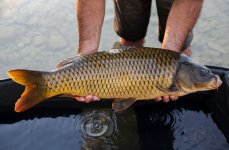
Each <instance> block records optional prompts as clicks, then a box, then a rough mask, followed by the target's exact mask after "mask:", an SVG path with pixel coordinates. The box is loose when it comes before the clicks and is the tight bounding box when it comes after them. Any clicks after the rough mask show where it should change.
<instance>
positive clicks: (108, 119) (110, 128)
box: [80, 110, 117, 137]
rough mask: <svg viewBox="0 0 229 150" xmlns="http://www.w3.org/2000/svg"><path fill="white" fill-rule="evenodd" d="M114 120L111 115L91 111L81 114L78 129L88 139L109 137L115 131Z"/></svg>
mask: <svg viewBox="0 0 229 150" xmlns="http://www.w3.org/2000/svg"><path fill="white" fill-rule="evenodd" d="M116 120H117V118H116V116H115V115H114V114H113V113H109V112H108V111H98V110H93V111H90V112H86V113H83V114H82V118H81V120H80V129H81V131H82V133H83V135H84V136H88V137H101V136H103V137H106V136H111V135H112V134H114V133H115V132H116V130H117V124H116Z"/></svg>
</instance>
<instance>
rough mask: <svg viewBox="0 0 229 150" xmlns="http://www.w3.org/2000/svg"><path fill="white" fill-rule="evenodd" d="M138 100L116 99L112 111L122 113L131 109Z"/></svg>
mask: <svg viewBox="0 0 229 150" xmlns="http://www.w3.org/2000/svg"><path fill="white" fill-rule="evenodd" d="M135 101H136V99H116V100H114V101H113V103H112V109H113V110H116V111H121V110H124V109H127V108H129V107H130V106H131V105H132V104H133V103H134V102H135Z"/></svg>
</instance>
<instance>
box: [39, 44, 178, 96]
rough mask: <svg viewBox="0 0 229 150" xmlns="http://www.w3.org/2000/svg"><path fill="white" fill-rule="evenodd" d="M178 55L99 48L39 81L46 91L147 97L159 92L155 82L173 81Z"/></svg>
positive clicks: (142, 50) (48, 92)
mask: <svg viewBox="0 0 229 150" xmlns="http://www.w3.org/2000/svg"><path fill="white" fill-rule="evenodd" d="M178 59H179V54H178V53H174V52H171V51H167V50H165V51H161V50H160V49H151V48H138V49H136V48H135V49H131V48H130V49H124V50H123V49H122V50H116V51H115V52H112V51H111V52H100V53H98V54H97V55H88V56H85V57H82V58H80V59H76V60H75V61H74V62H73V63H72V64H70V65H67V66H66V67H63V68H61V69H59V70H56V71H54V72H52V73H49V74H44V75H43V79H42V80H41V82H42V83H41V85H42V86H43V89H44V91H45V93H47V94H48V95H57V94H64V93H71V94H72V95H77V96H86V95H96V96H98V97H100V98H111V97H113V98H130V97H133V98H137V99H149V98H154V97H157V96H159V95H160V94H161V91H160V90H158V89H157V87H158V86H160V87H162V88H163V89H168V88H169V87H170V86H171V85H172V84H173V76H174V74H175V71H176V68H177V61H178ZM159 84H160V85H159ZM152 91H156V92H154V93H152ZM152 95H153V97H152Z"/></svg>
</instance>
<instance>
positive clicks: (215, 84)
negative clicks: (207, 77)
mask: <svg viewBox="0 0 229 150" xmlns="http://www.w3.org/2000/svg"><path fill="white" fill-rule="evenodd" d="M222 83H223V82H222V80H221V79H220V77H219V76H218V75H215V78H214V81H213V82H212V84H211V86H210V88H211V89H218V88H219V87H220V85H221V84H222Z"/></svg>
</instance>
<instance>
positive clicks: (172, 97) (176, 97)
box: [154, 95, 178, 103]
mask: <svg viewBox="0 0 229 150" xmlns="http://www.w3.org/2000/svg"><path fill="white" fill-rule="evenodd" d="M177 99H178V96H173V95H169V96H168V95H166V96H162V97H157V98H155V99H154V100H155V101H156V102H159V101H162V100H163V102H165V103H168V102H169V101H170V100H171V101H176V100H177Z"/></svg>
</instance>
